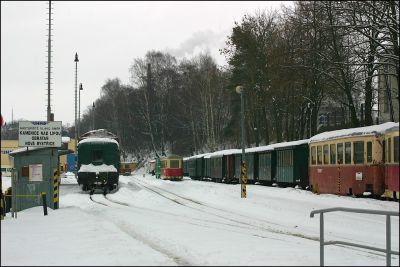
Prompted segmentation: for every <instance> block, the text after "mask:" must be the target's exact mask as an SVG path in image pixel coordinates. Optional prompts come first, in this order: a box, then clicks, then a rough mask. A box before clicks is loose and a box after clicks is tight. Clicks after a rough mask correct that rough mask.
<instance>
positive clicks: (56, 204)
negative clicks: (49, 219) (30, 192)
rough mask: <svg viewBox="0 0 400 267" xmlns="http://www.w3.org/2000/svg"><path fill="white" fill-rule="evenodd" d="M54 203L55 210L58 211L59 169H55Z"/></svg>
mask: <svg viewBox="0 0 400 267" xmlns="http://www.w3.org/2000/svg"><path fill="white" fill-rule="evenodd" d="M53 177H54V188H53V202H54V209H58V197H59V196H58V169H54V176H53Z"/></svg>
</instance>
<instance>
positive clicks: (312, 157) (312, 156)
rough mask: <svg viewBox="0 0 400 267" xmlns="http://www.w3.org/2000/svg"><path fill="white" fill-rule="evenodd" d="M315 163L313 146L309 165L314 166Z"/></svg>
mask: <svg viewBox="0 0 400 267" xmlns="http://www.w3.org/2000/svg"><path fill="white" fill-rule="evenodd" d="M316 163H317V159H316V157H315V146H312V147H311V165H315V164H316Z"/></svg>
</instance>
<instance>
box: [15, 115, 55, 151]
mask: <svg viewBox="0 0 400 267" xmlns="http://www.w3.org/2000/svg"><path fill="white" fill-rule="evenodd" d="M18 126H19V127H18V128H19V129H18V146H32V147H60V146H61V121H20V122H19V123H18Z"/></svg>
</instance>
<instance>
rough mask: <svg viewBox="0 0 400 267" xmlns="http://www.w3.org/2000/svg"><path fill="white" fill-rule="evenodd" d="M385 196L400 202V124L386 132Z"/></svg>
mask: <svg viewBox="0 0 400 267" xmlns="http://www.w3.org/2000/svg"><path fill="white" fill-rule="evenodd" d="M384 162H385V196H386V197H387V198H392V199H394V200H399V197H400V195H399V124H397V127H394V128H391V129H388V130H387V131H386V132H385V140H384Z"/></svg>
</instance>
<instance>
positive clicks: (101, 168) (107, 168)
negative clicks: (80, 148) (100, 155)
mask: <svg viewBox="0 0 400 267" xmlns="http://www.w3.org/2000/svg"><path fill="white" fill-rule="evenodd" d="M78 172H96V173H98V172H117V169H116V168H115V167H114V165H107V164H101V165H93V164H92V163H90V164H88V165H85V164H82V165H81V167H80V168H79V171H78Z"/></svg>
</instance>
